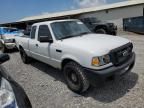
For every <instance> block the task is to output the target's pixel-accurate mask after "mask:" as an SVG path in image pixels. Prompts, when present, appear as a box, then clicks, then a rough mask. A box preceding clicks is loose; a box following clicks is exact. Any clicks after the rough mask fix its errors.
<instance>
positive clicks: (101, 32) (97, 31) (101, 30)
mask: <svg viewBox="0 0 144 108" xmlns="http://www.w3.org/2000/svg"><path fill="white" fill-rule="evenodd" d="M95 32H96V33H100V34H106V30H105V29H102V28H101V29H97V30H96V31H95Z"/></svg>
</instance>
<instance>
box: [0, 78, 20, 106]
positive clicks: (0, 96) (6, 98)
mask: <svg viewBox="0 0 144 108" xmlns="http://www.w3.org/2000/svg"><path fill="white" fill-rule="evenodd" d="M0 106H2V108H18V107H17V103H16V99H15V96H14V93H13V90H12V87H11V85H10V84H9V82H8V81H7V80H5V79H4V78H2V80H1V87H0Z"/></svg>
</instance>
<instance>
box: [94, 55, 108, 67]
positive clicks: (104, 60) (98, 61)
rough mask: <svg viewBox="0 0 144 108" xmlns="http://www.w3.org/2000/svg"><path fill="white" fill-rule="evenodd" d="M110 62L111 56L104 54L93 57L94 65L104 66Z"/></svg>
mask: <svg viewBox="0 0 144 108" xmlns="http://www.w3.org/2000/svg"><path fill="white" fill-rule="evenodd" d="M109 63H110V56H109V55H104V56H100V57H93V58H92V66H97V67H98V66H103V65H106V64H109Z"/></svg>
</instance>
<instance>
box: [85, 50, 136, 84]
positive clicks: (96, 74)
mask: <svg viewBox="0 0 144 108" xmlns="http://www.w3.org/2000/svg"><path fill="white" fill-rule="evenodd" d="M134 64H135V53H133V55H132V57H131V59H129V60H128V61H127V62H126V63H124V64H123V65H121V66H112V67H109V68H106V69H101V70H92V69H88V68H84V71H85V75H86V76H87V78H88V80H89V82H90V83H91V85H96V84H98V83H101V82H104V81H106V80H107V79H109V78H117V77H121V76H123V75H125V74H127V73H128V72H130V71H131V70H132V68H133V67H134Z"/></svg>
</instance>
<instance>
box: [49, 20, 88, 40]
mask: <svg viewBox="0 0 144 108" xmlns="http://www.w3.org/2000/svg"><path fill="white" fill-rule="evenodd" d="M51 27H52V30H53V33H54V35H55V37H56V39H58V40H59V39H65V38H70V37H76V36H80V35H82V34H87V33H90V30H89V29H88V28H87V27H86V26H85V25H84V24H83V23H82V22H80V21H63V22H54V23H52V24H51Z"/></svg>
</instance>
